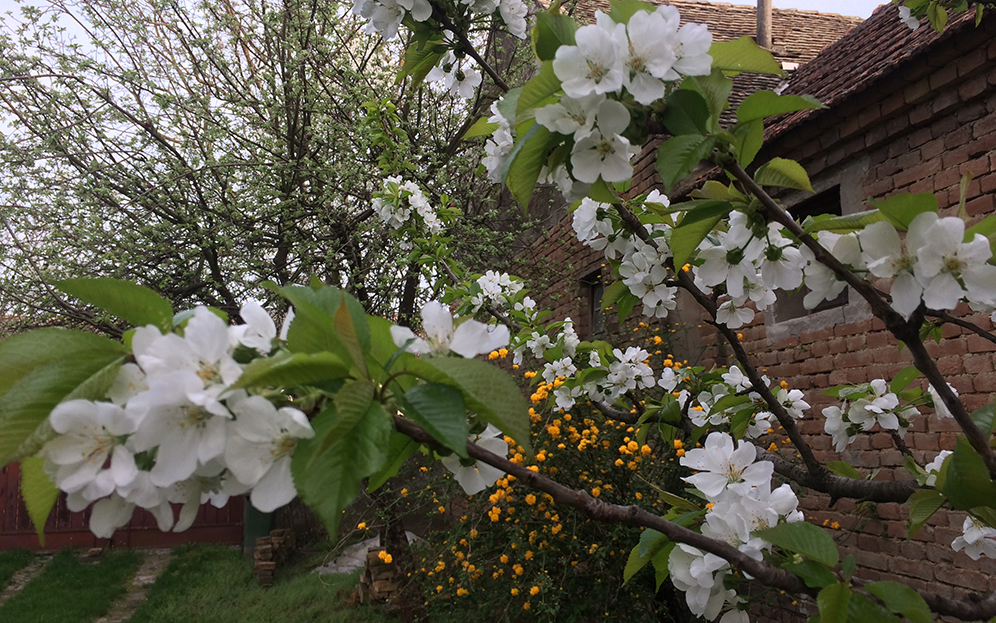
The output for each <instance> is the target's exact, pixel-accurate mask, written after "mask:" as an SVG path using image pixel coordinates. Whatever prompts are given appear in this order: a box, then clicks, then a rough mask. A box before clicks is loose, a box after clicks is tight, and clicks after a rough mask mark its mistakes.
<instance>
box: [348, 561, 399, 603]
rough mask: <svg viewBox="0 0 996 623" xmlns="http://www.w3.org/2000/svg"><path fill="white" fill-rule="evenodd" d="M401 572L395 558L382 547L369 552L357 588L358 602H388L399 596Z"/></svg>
mask: <svg viewBox="0 0 996 623" xmlns="http://www.w3.org/2000/svg"><path fill="white" fill-rule="evenodd" d="M399 579H400V571H399V570H398V567H397V565H396V564H395V562H394V558H393V557H392V556H391V555H390V554H388V553H387V552H386V550H384V548H382V547H375V548H371V549H370V550H369V551H368V552H367V559H366V564H365V565H364V568H363V575H361V576H360V583H359V584H358V585H357V587H356V601H358V602H360V603H368V602H370V601H387V600H389V599H393V598H394V597H397V596H398V584H399Z"/></svg>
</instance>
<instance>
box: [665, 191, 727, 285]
mask: <svg viewBox="0 0 996 623" xmlns="http://www.w3.org/2000/svg"><path fill="white" fill-rule="evenodd" d="M732 209H733V206H732V204H730V203H728V202H725V201H719V202H710V205H707V206H706V205H704V206H702V207H700V208H696V209H695V210H692V211H691V212H689V213H687V214H686V215H685V218H683V219H682V220H681V222H680V223H678V226H677V227H675V228H674V231H673V232H672V234H671V253H672V254H673V255H674V267H675V269H680V268H681V267H682V266H684V265H685V264H686V263H687V262H688V260H689V259H690V258H691V257H692V253H694V252H695V249H697V248H698V246H699V243H701V242H702V240H703V239H704V238H705V237H706V236H707V235H708V234H709V232H710V231H712V228H713V227H715V226H716V223H718V222H719V221H720V220H722V219H723V218H724V217H725V216H726V215H727V214H729V213H730V211H731V210H732Z"/></svg>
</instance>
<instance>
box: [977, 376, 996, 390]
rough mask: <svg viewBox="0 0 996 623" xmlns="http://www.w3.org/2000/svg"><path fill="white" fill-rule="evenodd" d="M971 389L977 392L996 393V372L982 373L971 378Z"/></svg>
mask: <svg viewBox="0 0 996 623" xmlns="http://www.w3.org/2000/svg"><path fill="white" fill-rule="evenodd" d="M972 388H973V389H974V390H975V391H977V392H993V391H996V372H983V373H981V374H976V375H974V376H973V377H972Z"/></svg>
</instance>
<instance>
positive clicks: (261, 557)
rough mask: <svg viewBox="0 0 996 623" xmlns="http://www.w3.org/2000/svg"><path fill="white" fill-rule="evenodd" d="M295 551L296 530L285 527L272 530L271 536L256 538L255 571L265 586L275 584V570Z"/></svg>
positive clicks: (254, 552) (258, 579)
mask: <svg viewBox="0 0 996 623" xmlns="http://www.w3.org/2000/svg"><path fill="white" fill-rule="evenodd" d="M293 551H294V532H293V531H292V530H290V529H287V528H284V529H280V530H272V531H271V532H270V536H264V537H260V538H258V539H256V549H255V550H253V560H254V565H253V573H254V574H255V576H256V580H257V581H259V583H260V584H262V585H263V586H265V587H270V586H273V572H274V571H275V570H276V569H277V565H278V564H281V563H284V562H286V560H287V559H288V558H290V555H291V553H292V552H293Z"/></svg>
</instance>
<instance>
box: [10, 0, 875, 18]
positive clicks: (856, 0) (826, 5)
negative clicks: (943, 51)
mask: <svg viewBox="0 0 996 623" xmlns="http://www.w3.org/2000/svg"><path fill="white" fill-rule="evenodd" d="M709 1H710V2H720V1H722V2H726V3H727V4H755V2H753V1H752V0H709ZM0 2H3V0H0ZM887 3H888V0H772V5H773V6H774V7H775V8H776V9H802V10H804V11H819V12H821V13H837V14H838V15H852V16H855V17H864V18H867V17H869V16H870V15H871V14H872V11H874V10H875V8H876V7H877V6H879V5H880V4H887Z"/></svg>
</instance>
